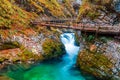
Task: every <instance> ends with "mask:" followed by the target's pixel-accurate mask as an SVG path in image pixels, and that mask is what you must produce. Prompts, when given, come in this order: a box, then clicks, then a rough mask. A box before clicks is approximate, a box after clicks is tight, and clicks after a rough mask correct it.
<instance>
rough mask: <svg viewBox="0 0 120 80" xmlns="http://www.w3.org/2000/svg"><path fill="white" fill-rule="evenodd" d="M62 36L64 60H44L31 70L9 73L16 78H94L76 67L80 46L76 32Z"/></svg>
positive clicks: (36, 79) (20, 79) (47, 79)
mask: <svg viewBox="0 0 120 80" xmlns="http://www.w3.org/2000/svg"><path fill="white" fill-rule="evenodd" d="M60 38H61V41H62V43H63V44H64V46H65V49H66V54H65V55H64V56H63V57H62V61H47V62H43V63H40V64H39V65H37V66H34V67H32V68H31V69H29V70H24V71H22V70H21V69H20V70H17V71H9V73H8V75H9V76H10V77H12V78H13V79H15V80H94V78H93V77H92V76H89V75H84V76H83V75H82V73H81V72H80V71H79V70H77V69H76V68H75V63H76V57H77V54H78V52H79V50H80V47H79V46H76V45H75V36H74V33H63V34H61V36H60Z"/></svg>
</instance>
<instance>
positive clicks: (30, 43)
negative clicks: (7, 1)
mask: <svg viewBox="0 0 120 80" xmlns="http://www.w3.org/2000/svg"><path fill="white" fill-rule="evenodd" d="M1 31H2V34H1V35H6V36H1V38H0V39H1V42H0V67H1V68H3V67H4V66H5V65H9V64H14V63H22V62H23V63H30V64H31V63H34V62H36V61H42V60H45V59H50V58H55V57H56V58H58V57H60V56H61V55H62V54H64V53H65V49H64V45H63V44H62V43H61V41H60V38H59V36H60V34H61V33H60V32H58V31H57V30H56V29H54V30H50V29H47V27H45V26H44V27H40V26H35V28H28V29H19V31H16V32H14V31H12V30H1ZM7 32H11V34H6V33H7ZM13 32H14V33H13ZM56 46H57V47H56ZM43 48H44V49H43ZM51 50H56V51H54V53H56V52H57V53H56V54H54V53H53V52H51ZM46 51H47V52H46Z"/></svg>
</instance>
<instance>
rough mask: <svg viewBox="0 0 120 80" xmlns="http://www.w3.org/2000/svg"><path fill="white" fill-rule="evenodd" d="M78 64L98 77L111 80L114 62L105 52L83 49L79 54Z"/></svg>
mask: <svg viewBox="0 0 120 80" xmlns="http://www.w3.org/2000/svg"><path fill="white" fill-rule="evenodd" d="M77 66H78V67H79V68H80V69H81V70H83V71H85V72H87V73H90V74H92V75H94V76H96V77H98V78H101V79H105V80H110V79H109V78H110V76H111V74H112V70H111V69H112V67H113V64H112V62H110V60H109V59H108V58H107V57H106V56H105V55H103V54H100V53H93V52H90V51H88V50H83V51H81V52H80V53H79V55H78V58H77Z"/></svg>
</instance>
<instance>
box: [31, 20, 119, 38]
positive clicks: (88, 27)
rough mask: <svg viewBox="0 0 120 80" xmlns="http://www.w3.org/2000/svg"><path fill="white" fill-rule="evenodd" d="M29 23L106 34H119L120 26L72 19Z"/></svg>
mask: <svg viewBox="0 0 120 80" xmlns="http://www.w3.org/2000/svg"><path fill="white" fill-rule="evenodd" d="M31 23H32V24H34V25H41V26H47V27H55V28H67V29H74V30H80V31H83V32H91V33H97V34H107V35H115V36H119V35H120V26H112V25H109V24H105V25H103V26H101V25H98V24H91V23H83V22H76V23H75V20H74V19H73V20H70V19H66V20H65V19H64V20H44V21H33V22H31Z"/></svg>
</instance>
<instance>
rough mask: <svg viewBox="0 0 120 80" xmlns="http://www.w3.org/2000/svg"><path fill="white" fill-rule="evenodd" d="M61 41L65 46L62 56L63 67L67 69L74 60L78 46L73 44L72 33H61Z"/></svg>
mask: <svg viewBox="0 0 120 80" xmlns="http://www.w3.org/2000/svg"><path fill="white" fill-rule="evenodd" d="M61 41H62V43H63V44H64V46H65V49H66V53H67V54H66V55H65V56H64V57H63V61H64V62H65V66H64V68H65V69H66V70H68V69H69V68H71V67H72V66H73V65H74V64H75V62H76V56H77V54H78V51H79V47H78V46H76V45H75V34H74V33H64V34H62V35H61Z"/></svg>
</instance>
